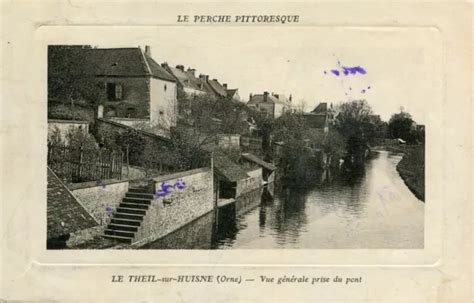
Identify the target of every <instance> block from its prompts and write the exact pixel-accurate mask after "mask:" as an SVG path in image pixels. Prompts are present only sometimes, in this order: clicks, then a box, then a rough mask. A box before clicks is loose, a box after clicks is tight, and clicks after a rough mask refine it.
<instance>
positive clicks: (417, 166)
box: [397, 145, 425, 203]
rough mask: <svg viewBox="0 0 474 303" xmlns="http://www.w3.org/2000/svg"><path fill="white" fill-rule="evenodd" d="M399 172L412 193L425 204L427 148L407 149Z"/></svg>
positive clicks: (422, 146) (399, 166) (415, 147)
mask: <svg viewBox="0 0 474 303" xmlns="http://www.w3.org/2000/svg"><path fill="white" fill-rule="evenodd" d="M397 171H398V173H399V174H400V177H401V178H402V180H403V181H404V182H405V184H406V186H407V187H408V188H409V189H410V190H411V192H412V193H413V194H414V195H415V196H416V197H417V198H418V199H420V200H421V201H423V203H424V202H425V148H424V145H416V146H412V147H409V148H407V149H406V151H405V152H404V155H403V158H402V160H400V162H398V164H397Z"/></svg>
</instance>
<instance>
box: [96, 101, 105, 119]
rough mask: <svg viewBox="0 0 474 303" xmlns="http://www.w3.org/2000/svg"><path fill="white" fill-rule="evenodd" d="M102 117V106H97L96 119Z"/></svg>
mask: <svg viewBox="0 0 474 303" xmlns="http://www.w3.org/2000/svg"><path fill="white" fill-rule="evenodd" d="M103 117H104V106H103V105H102V104H100V105H99V107H98V108H97V118H99V119H100V118H103Z"/></svg>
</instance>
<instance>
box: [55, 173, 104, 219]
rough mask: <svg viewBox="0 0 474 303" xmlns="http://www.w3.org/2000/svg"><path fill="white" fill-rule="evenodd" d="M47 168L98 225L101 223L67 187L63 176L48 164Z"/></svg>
mask: <svg viewBox="0 0 474 303" xmlns="http://www.w3.org/2000/svg"><path fill="white" fill-rule="evenodd" d="M47 168H48V169H49V170H50V171H51V173H52V174H53V175H54V177H56V179H58V181H59V183H61V185H62V186H64V188H66V190H67V191H68V193H69V194H70V195H71V196H72V197H73V198H74V200H76V202H77V203H79V205H80V206H81V207H82V208H83V209H84V211H85V212H86V213H88V214H89V216H90V217H91V218H92V219H93V220H94V222H95V223H97V225H100V223H99V222H98V221H97V220H96V218H94V216H93V215H91V214H90V212H89V211H88V210H87V209H86V208H85V207H84V205H82V202H81V201H80V200H79V199H78V198H77V197H76V196H74V194H73V193H72V191H71V190H70V189H69V187H67V185H66V184H64V182H63V181H62V180H61V178H59V177H58V175H56V173H55V172H54V171H53V170H52V169H51V168H50V167H49V166H47Z"/></svg>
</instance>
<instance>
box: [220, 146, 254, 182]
mask: <svg viewBox="0 0 474 303" xmlns="http://www.w3.org/2000/svg"><path fill="white" fill-rule="evenodd" d="M213 159H214V169H215V170H216V172H217V174H218V175H220V176H222V177H224V178H225V179H226V180H227V181H229V182H237V181H239V180H242V179H247V178H248V177H249V175H247V173H246V172H245V171H244V170H243V169H242V168H241V167H240V166H239V165H238V164H236V163H234V162H232V160H231V159H229V157H227V156H226V155H224V154H223V153H221V152H214V158H213Z"/></svg>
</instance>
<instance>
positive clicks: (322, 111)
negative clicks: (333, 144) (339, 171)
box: [303, 102, 335, 166]
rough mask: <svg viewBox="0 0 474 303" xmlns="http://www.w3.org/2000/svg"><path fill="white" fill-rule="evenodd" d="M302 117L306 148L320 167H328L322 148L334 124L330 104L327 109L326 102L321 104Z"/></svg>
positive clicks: (326, 156)
mask: <svg viewBox="0 0 474 303" xmlns="http://www.w3.org/2000/svg"><path fill="white" fill-rule="evenodd" d="M303 117H304V120H305V124H306V127H307V129H308V131H307V135H308V138H307V144H308V147H310V148H311V150H312V151H313V152H314V154H315V156H316V157H317V158H318V160H319V162H320V163H321V164H322V165H324V166H325V165H328V164H329V161H330V160H329V159H328V155H327V154H326V153H325V151H324V146H325V144H326V138H327V135H328V133H329V130H330V128H331V127H333V126H334V123H335V110H334V109H333V106H332V104H331V105H330V106H329V107H328V104H327V103H326V102H321V103H319V104H318V106H316V108H315V109H313V110H312V111H311V112H310V113H304V114H303Z"/></svg>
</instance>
